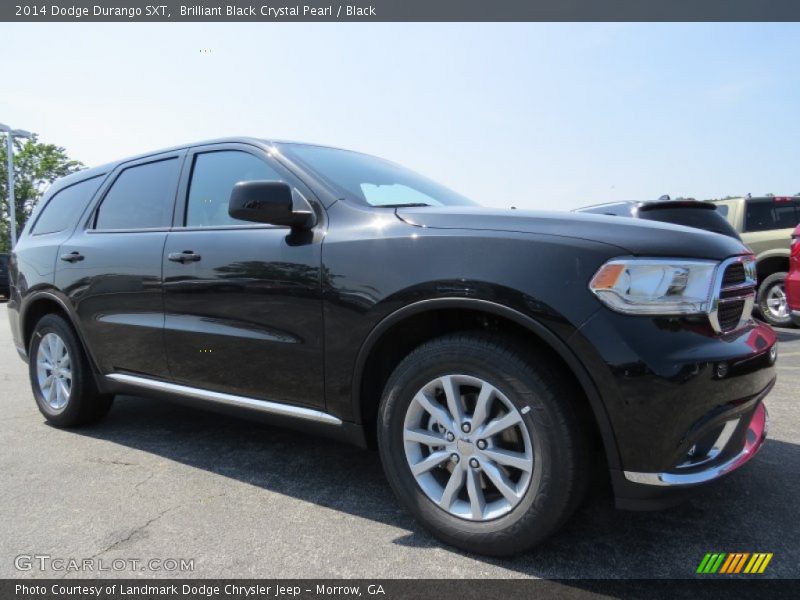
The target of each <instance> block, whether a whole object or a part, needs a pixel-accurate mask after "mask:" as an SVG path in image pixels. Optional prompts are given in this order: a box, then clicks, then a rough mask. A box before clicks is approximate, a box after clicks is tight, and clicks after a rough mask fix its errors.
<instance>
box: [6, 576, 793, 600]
mask: <svg viewBox="0 0 800 600" xmlns="http://www.w3.org/2000/svg"><path fill="white" fill-rule="evenodd" d="M799 583H800V582H798V581H797V580H789V581H779V580H764V579H752V578H741V579H739V578H729V579H714V580H711V579H699V580H597V579H594V580H580V579H575V580H569V579H566V580H546V579H539V580H492V579H481V580H447V579H443V580H436V579H418V580H397V579H389V580H386V579H384V580H368V579H358V580H339V579H333V580H331V579H327V580H313V579H298V580H274V579H272V580H267V579H261V580H257V579H239V580H234V579H229V580H211V579H206V580H203V579H195V580H169V579H150V580H145V579H127V580H92V579H58V580H56V579H48V580H8V579H6V580H2V581H0V598H3V600H11V599H14V600H24V599H27V600H86V599H98V600H144V599H147V600H156V599H158V600H196V599H201V598H202V599H207V600H356V599H366V600H370V599H372V600H399V599H405V598H408V599H413V600H494V599H503V600H533V599H536V598H567V599H576V600H578V599H580V600H583V599H600V598H633V599H639V598H641V599H648V600H649V599H653V598H670V599H674V598H724V599H725V600H732V599H734V598H744V597H747V598H765V597H769V598H771V599H772V600H775V599H778V598H797V597H798V595H799V594H800V585H798V584H799Z"/></svg>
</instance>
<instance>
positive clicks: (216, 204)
mask: <svg viewBox="0 0 800 600" xmlns="http://www.w3.org/2000/svg"><path fill="white" fill-rule="evenodd" d="M284 179H285V178H284V177H281V175H279V174H278V172H277V171H276V170H275V169H273V168H272V167H271V166H269V165H268V164H267V163H266V162H264V161H263V160H261V159H260V158H258V157H256V156H254V155H252V154H250V153H248V152H241V151H239V150H219V151H215V152H204V153H202V154H198V155H197V157H196V158H195V159H194V168H193V169H192V182H191V185H190V186H189V198H188V200H187V205H186V226H187V227H221V226H226V225H252V223H250V222H248V221H240V220H239V219H234V218H233V217H231V216H230V215H229V214H228V203H229V201H230V197H231V190H233V186H234V185H236V184H237V183H239V182H240V181H283V180H284Z"/></svg>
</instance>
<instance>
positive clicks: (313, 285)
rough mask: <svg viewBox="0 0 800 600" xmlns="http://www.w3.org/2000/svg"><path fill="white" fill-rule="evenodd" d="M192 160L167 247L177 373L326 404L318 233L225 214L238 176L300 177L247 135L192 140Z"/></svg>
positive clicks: (221, 387) (254, 394)
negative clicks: (245, 140)
mask: <svg viewBox="0 0 800 600" xmlns="http://www.w3.org/2000/svg"><path fill="white" fill-rule="evenodd" d="M187 165H191V169H190V170H189V171H188V173H189V174H188V176H187V177H186V178H185V181H184V182H183V183H182V185H181V192H179V200H178V209H177V210H176V217H175V218H176V222H175V224H174V225H175V226H174V227H173V229H172V231H171V232H170V233H169V235H168V237H167V241H166V246H165V249H164V283H165V285H164V290H165V294H164V302H165V314H166V317H165V344H166V350H167V358H168V362H169V366H170V371H171V374H172V377H173V379H174V380H175V381H176V382H178V383H181V384H183V385H187V386H191V387H196V388H201V389H206V390H212V391H219V392H225V393H228V394H235V395H239V396H245V397H249V398H256V399H264V400H271V401H275V402H285V403H290V404H298V405H307V406H313V407H315V408H319V407H323V406H324V398H323V370H322V348H323V346H322V299H321V285H320V264H321V239H320V238H321V236H319V235H315V234H314V232H310V233H309V235H307V236H300V237H299V238H298V237H297V236H296V235H294V234H292V232H291V230H290V229H288V228H284V227H276V226H270V225H261V224H255V223H247V222H244V221H238V220H236V219H233V218H231V217H230V216H229V215H228V200H229V197H230V193H231V190H232V189H233V186H234V184H236V183H237V182H239V181H254V180H267V181H278V180H281V181H286V182H287V183H289V184H290V185H292V186H294V187H295V188H297V186H302V184H300V183H299V182H298V181H297V180H296V179H295V178H294V177H293V176H292V175H290V174H289V173H287V172H285V171H284V170H283V168H282V167H281V166H280V165H278V164H276V163H274V162H273V161H272V160H271V159H270V158H269V157H268V156H266V155H265V154H264V153H263V152H262V151H261V150H259V149H257V148H254V147H250V146H247V145H242V144H226V145H216V146H208V147H203V148H198V149H195V150H194V151H193V152H192V153H191V154H190V156H189V157H188V158H187ZM304 191H305V195H306V197H308V196H310V192H308V191H307V190H304Z"/></svg>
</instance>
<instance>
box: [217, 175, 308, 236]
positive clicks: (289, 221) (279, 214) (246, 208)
mask: <svg viewBox="0 0 800 600" xmlns="http://www.w3.org/2000/svg"><path fill="white" fill-rule="evenodd" d="M228 214H229V215H230V216H232V217H233V218H234V219H240V220H242V221H253V222H255V223H269V224H270V225H283V226H288V227H291V228H293V229H310V228H311V227H313V226H314V225H315V224H316V222H317V219H316V216H315V215H314V210H313V208H312V207H311V205H310V204H309V203H308V200H306V199H305V198H303V197H302V196H301V195H300V194H293V193H292V188H291V186H289V184H288V183H284V182H283V181H240V182H239V183H237V184H236V185H234V186H233V191H231V198H230V201H229V203H228Z"/></svg>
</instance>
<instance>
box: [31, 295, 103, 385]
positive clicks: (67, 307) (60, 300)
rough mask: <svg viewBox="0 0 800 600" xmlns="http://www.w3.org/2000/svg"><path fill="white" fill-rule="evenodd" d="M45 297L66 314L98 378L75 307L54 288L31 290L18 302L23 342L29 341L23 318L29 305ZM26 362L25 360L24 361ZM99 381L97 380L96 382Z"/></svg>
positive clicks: (97, 370) (95, 362) (98, 371)
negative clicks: (26, 337) (26, 336)
mask: <svg viewBox="0 0 800 600" xmlns="http://www.w3.org/2000/svg"><path fill="white" fill-rule="evenodd" d="M42 299H47V300H51V301H53V302H55V303H56V304H58V305H59V306H60V307H61V308H62V310H63V311H64V313H65V314H66V315H67V318H68V319H69V321H70V324H71V325H72V329H73V330H74V331H75V335H77V336H78V339H79V340H80V342H81V346H83V349H84V351H85V352H86V356H87V357H88V358H89V364H90V365H91V366H92V371H93V372H94V374H95V379H96V380H99V378H98V377H97V375H99V374H100V369H99V367H98V366H97V361H95V359H94V356H93V355H92V350H91V348H89V346H88V345H87V344H86V340H85V339H84V337H83V332H82V331H81V328H80V326H79V325H78V317H77V315H76V314H75V309H74V308H73V307H72V304H71V303H70V302H69V300H67V299H66V298H65V297H62V296H61V295H60V293H59V292H58V291H57V290H55V289H44V290H37V291H35V292H31V293H30V294H29V295H28V296H27V297H26V298H25V300H24V301H22V302H20V309H19V326H20V337H21V338H22V339H23V342H25V343H26V344H29V343H30V340H25V320H26V319H27V316H28V310H29V309H30V307H31V305H33V304H35V303H36V302H37V301H38V300H42ZM25 352H26V354H27V352H28V348H27V347H26V348H25ZM26 362H27V361H26ZM98 383H99V382H98Z"/></svg>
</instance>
